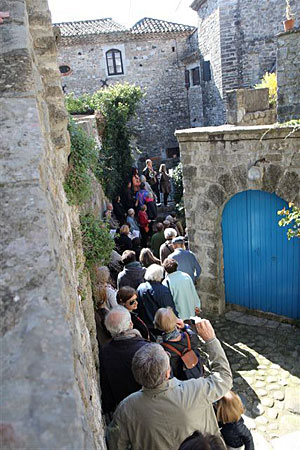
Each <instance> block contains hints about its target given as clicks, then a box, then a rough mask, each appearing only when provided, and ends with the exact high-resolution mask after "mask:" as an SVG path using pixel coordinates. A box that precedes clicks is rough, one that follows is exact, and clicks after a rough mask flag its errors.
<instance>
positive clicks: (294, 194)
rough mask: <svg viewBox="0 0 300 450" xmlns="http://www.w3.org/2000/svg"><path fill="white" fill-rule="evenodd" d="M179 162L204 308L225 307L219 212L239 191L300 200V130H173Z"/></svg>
mask: <svg viewBox="0 0 300 450" xmlns="http://www.w3.org/2000/svg"><path fill="white" fill-rule="evenodd" d="M176 136H177V139H178V141H179V144H180V152H181V160H182V163H183V183H184V202H185V210H186V221H187V228H188V233H189V241H190V247H191V249H192V250H193V251H194V252H195V253H196V255H197V257H198V259H199V262H200V264H201V267H202V275H201V277H200V283H199V286H198V291H199V294H200V296H201V299H202V304H203V307H204V309H205V310H208V311H214V312H218V313H219V314H221V313H223V312H224V311H225V289H224V261H223V245H222V228H221V220H222V213H223V210H224V207H225V205H226V203H227V202H228V201H229V200H230V199H231V198H232V197H233V196H234V195H235V194H237V193H239V192H243V191H246V190H261V191H266V192H270V193H273V192H274V193H276V195H278V196H279V197H281V198H282V199H284V200H286V201H287V202H289V201H294V202H295V203H297V204H299V203H300V152H299V137H300V132H299V131H295V130H293V129H292V128H290V127H278V128H274V127H272V128H270V127H268V126H258V127H234V126H228V125H225V126H222V127H213V128H197V129H191V130H181V131H177V132H176Z"/></svg>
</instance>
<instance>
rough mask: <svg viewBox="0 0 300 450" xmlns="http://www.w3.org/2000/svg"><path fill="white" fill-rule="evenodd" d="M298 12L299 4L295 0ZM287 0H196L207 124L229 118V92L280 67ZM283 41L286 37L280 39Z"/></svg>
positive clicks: (194, 5)
mask: <svg viewBox="0 0 300 450" xmlns="http://www.w3.org/2000/svg"><path fill="white" fill-rule="evenodd" d="M290 3H291V9H292V11H293V13H294V14H295V15H296V17H297V16H299V14H300V3H299V2H297V1H295V0H291V2H290ZM285 7H286V2H285V0H244V1H240V0H194V1H193V3H192V4H191V8H192V9H194V10H195V11H197V14H198V40H199V52H200V62H201V69H202V70H201V74H202V78H201V88H202V98H203V106H202V107H203V112H202V115H203V117H204V123H203V125H219V124H222V123H224V122H226V91H228V90H231V89H236V88H245V87H246V88H248V87H252V86H253V85H255V84H256V83H258V82H259V80H260V79H261V78H262V77H263V75H264V73H265V72H267V71H268V72H270V71H275V70H276V49H277V35H278V33H279V32H281V31H283V23H282V22H283V20H284V19H285ZM281 40H282V39H281ZM298 52H299V49H298Z"/></svg>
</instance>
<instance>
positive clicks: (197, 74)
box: [192, 67, 200, 86]
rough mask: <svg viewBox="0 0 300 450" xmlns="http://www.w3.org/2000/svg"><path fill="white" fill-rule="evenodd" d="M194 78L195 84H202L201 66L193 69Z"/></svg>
mask: <svg viewBox="0 0 300 450" xmlns="http://www.w3.org/2000/svg"><path fill="white" fill-rule="evenodd" d="M192 80H193V86H198V85H199V84H200V70H199V67H195V68H194V69H192Z"/></svg>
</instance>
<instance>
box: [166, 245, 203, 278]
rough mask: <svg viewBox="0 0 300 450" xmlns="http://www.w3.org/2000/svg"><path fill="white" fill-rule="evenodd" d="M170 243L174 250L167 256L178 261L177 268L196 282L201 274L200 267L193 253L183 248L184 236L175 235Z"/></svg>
mask: <svg viewBox="0 0 300 450" xmlns="http://www.w3.org/2000/svg"><path fill="white" fill-rule="evenodd" d="M172 245H173V247H174V251H173V253H171V254H170V255H168V258H170V259H175V260H176V261H177V262H178V270H180V271H181V272H185V273H187V274H188V275H189V276H190V277H191V279H192V280H193V282H194V283H196V281H197V280H198V278H199V277H200V274H201V267H200V264H199V263H198V261H197V258H196V256H195V255H194V253H193V252H191V251H190V250H186V249H185V244H184V237H182V236H178V237H175V238H174V239H173V240H172Z"/></svg>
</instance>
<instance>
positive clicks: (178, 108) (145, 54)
mask: <svg viewBox="0 0 300 450" xmlns="http://www.w3.org/2000/svg"><path fill="white" fill-rule="evenodd" d="M107 39H108V38H107V37H105V36H104V37H103V36H101V35H99V36H94V37H93V38H91V37H90V38H88V39H86V38H82V39H81V40H78V38H77V39H76V40H74V41H73V40H72V39H71V38H61V40H60V42H59V44H58V45H59V49H58V51H59V56H58V61H59V64H68V65H69V66H70V67H71V69H72V73H71V75H69V76H65V77H62V84H63V85H64V86H65V91H66V92H67V93H70V92H74V93H75V94H82V93H84V92H90V93H93V92H95V91H97V90H98V89H100V88H101V87H102V82H101V80H106V83H107V84H108V85H111V84H113V83H116V82H125V81H126V82H129V83H135V84H136V85H139V86H141V88H142V89H143V90H144V91H145V92H146V94H147V95H146V96H145V98H144V99H143V100H142V101H141V104H140V107H139V108H138V113H137V118H136V119H135V120H134V121H133V122H132V123H133V132H134V135H135V136H134V137H135V141H136V144H137V147H138V148H139V150H140V151H142V153H143V159H145V158H146V157H147V156H150V155H151V156H154V157H157V158H163V159H165V158H166V149H167V148H172V147H176V146H177V142H176V139H175V137H174V132H175V130H176V129H178V128H184V127H186V126H188V125H189V115H188V105H187V92H186V89H185V84H184V65H183V64H182V63H181V62H180V58H181V55H182V54H183V53H184V52H185V51H186V48H187V46H188V43H187V39H188V34H186V35H176V34H173V35H171V36H165V35H151V34H147V35H146V36H142V37H139V38H137V37H128V36H127V35H126V33H125V34H124V35H122V34H121V35H120V37H119V40H116V41H109V42H108V41H107ZM110 48H116V49H119V50H121V52H122V58H123V66H124V75H117V76H116V75H115V76H108V74H107V68H106V59H105V52H106V51H107V50H109V49H110Z"/></svg>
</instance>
